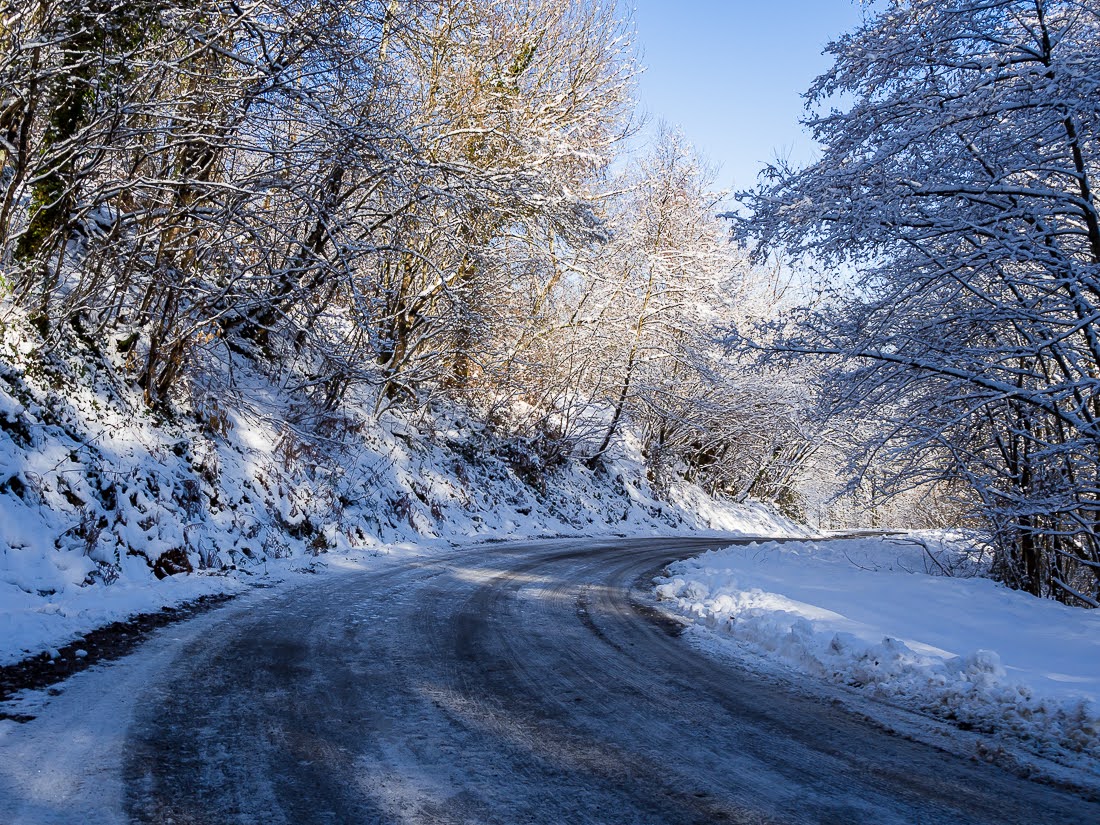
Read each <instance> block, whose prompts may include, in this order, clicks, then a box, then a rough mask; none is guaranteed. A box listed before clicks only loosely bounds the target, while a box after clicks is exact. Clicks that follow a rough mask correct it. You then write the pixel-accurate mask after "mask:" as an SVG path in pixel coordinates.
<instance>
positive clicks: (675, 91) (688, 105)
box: [627, 0, 861, 188]
mask: <svg viewBox="0 0 1100 825" xmlns="http://www.w3.org/2000/svg"><path fill="white" fill-rule="evenodd" d="M627 5H630V2H629V0H627ZM633 7H634V8H635V10H636V11H635V21H636V23H637V27H638V40H639V44H640V46H641V49H642V52H643V54H642V63H643V65H645V66H647V67H648V69H647V71H646V72H645V74H644V75H643V76H642V77H641V80H640V82H639V88H638V93H639V96H640V98H641V103H642V106H643V107H644V108H645V109H646V110H647V111H648V112H649V113H650V114H651V115H652V117H653V118H654V119H657V118H661V119H663V120H666V121H668V122H669V123H671V124H673V125H676V126H679V127H680V128H681V129H682V130H683V132H684V134H685V135H686V136H687V138H688V139H689V140H690V141H691V142H692V143H694V144H695V146H696V147H697V148H698V149H700V150H701V151H702V152H703V154H704V155H705V156H706V157H707V158H708V159H710V160H711V161H712V162H714V163H716V164H718V165H720V166H721V172H720V173H719V177H718V183H719V184H720V185H721V186H722V187H731V186H732V187H735V188H746V187H748V186H751V185H752V184H753V183H754V182H755V179H756V173H757V171H758V170H759V169H760V167H761V166H763V165H764V164H765V163H767V162H768V161H770V160H772V159H774V158H775V156H776V154H777V153H779V154H781V155H783V156H790V157H791V158H792V159H794V160H808V159H809V158H811V157H812V155H813V149H814V145H815V144H814V143H813V140H812V139H811V138H809V137H808V136H807V135H806V134H805V133H804V132H803V130H802V127H801V126H800V125H799V123H798V120H799V118H800V117H801V116H802V115H803V109H802V106H803V101H802V98H801V95H802V93H803V92H805V91H806V89H807V88H808V87H809V85H810V83H811V82H812V80H813V79H814V77H816V76H817V75H818V74H820V73H821V72H822V71H824V70H825V69H826V68H828V65H829V61H828V60H827V59H826V58H825V57H823V56H822V54H821V52H822V50H823V49H824V47H825V45H826V44H827V43H828V42H829V41H830V40H832V39H833V38H834V37H836V36H837V35H838V34H841V33H842V32H844V31H847V30H849V29H851V28H852V27H853V26H855V25H856V24H857V23H858V22H859V20H860V14H861V12H860V5H859V3H858V2H856V0H756V2H750V1H749V0H635V2H634V3H633Z"/></svg>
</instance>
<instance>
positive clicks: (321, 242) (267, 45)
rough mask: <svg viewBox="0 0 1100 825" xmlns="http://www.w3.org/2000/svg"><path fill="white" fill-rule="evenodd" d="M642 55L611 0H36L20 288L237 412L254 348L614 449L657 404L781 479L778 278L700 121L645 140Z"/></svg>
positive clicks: (215, 407)
mask: <svg viewBox="0 0 1100 825" xmlns="http://www.w3.org/2000/svg"><path fill="white" fill-rule="evenodd" d="M638 71H639V67H638V62H637V54H636V49H635V45H634V32H633V26H632V23H631V20H630V18H629V15H628V14H627V13H625V12H624V10H622V9H620V8H617V7H616V6H615V4H614V3H600V2H594V1H593V0H520V1H519V2H515V1H514V0H31V2H17V3H9V4H7V6H6V8H5V10H4V13H3V16H2V18H0V89H2V90H3V91H2V95H3V97H2V100H0V265H2V271H3V273H4V286H3V289H4V291H5V292H6V293H7V296H8V298H7V299H8V301H9V302H10V304H11V305H14V306H18V307H20V308H21V311H22V312H24V313H25V315H26V317H27V318H29V320H30V322H31V323H32V324H33V326H34V328H35V329H36V330H37V334H38V335H39V336H40V337H41V339H42V345H43V351H44V352H46V353H49V352H51V351H54V352H57V351H63V350H64V349H65V347H66V346H67V342H71V341H73V340H75V339H79V340H80V341H82V342H83V343H84V344H86V345H91V346H93V347H98V348H99V349H100V350H106V349H108V348H113V349H114V350H115V351H117V352H119V353H122V354H123V355H124V357H125V369H124V370H123V373H124V374H123V375H122V380H126V381H131V382H133V383H135V384H136V386H138V387H140V390H141V393H142V395H143V397H144V401H145V403H146V404H147V405H148V406H149V407H151V408H154V409H156V410H160V411H161V412H165V413H171V412H172V411H173V410H176V409H184V408H188V407H189V408H192V409H194V410H195V411H196V413H197V414H198V415H199V417H200V418H203V419H204V420H205V421H206V422H208V423H210V422H213V424H214V428H215V429H217V426H218V425H220V423H221V422H223V421H224V416H222V415H221V407H220V406H219V405H220V404H224V403H225V398H226V397H227V395H226V392H225V390H226V389H227V388H226V387H225V381H226V380H227V379H226V376H229V380H230V383H231V377H232V375H233V374H234V373H233V369H232V367H233V364H234V363H235V362H240V360H241V359H245V360H247V362H248V363H249V364H251V365H254V366H256V365H259V366H260V367H262V368H263V369H265V370H267V371H268V372H269V373H270V374H271V375H272V376H273V378H274V379H275V380H277V381H278V383H279V385H280V386H282V387H284V388H285V389H286V390H287V391H288V392H291V393H294V394H295V395H296V397H298V398H299V399H300V400H302V402H303V403H302V404H301V405H300V408H301V409H302V410H303V412H302V416H303V418H306V417H310V416H312V417H313V419H317V418H320V417H323V416H325V415H326V414H331V413H333V412H334V411H337V410H339V409H340V408H341V407H342V405H345V404H346V403H348V401H349V399H354V400H355V402H356V403H357V404H361V402H362V400H363V399H364V398H365V399H367V400H368V402H369V405H368V406H369V407H370V408H371V409H372V410H373V411H374V412H375V413H380V412H381V411H384V410H386V409H389V408H392V407H394V406H398V407H408V406H417V405H423V404H425V403H430V401H431V400H432V399H436V398H441V397H443V398H448V399H451V400H454V401H457V402H460V403H462V404H466V405H469V406H471V407H472V408H474V409H476V410H477V411H478V413H479V414H480V415H482V416H483V417H485V418H486V419H488V420H491V421H494V422H496V423H497V424H498V425H499V427H500V428H501V429H502V430H503V431H505V432H507V433H508V434H509V435H510V436H511V437H514V438H517V439H520V440H521V441H522V442H523V444H524V445H526V448H528V449H529V450H530V451H531V452H532V455H533V460H535V461H536V463H539V465H540V466H543V465H546V464H550V463H552V462H553V461H558V460H561V459H563V458H565V457H573V458H579V459H582V460H584V461H585V462H587V463H588V464H589V465H590V466H591V467H593V468H594V469H599V468H600V467H601V466H603V464H604V463H605V461H606V459H607V458H608V457H609V456H610V455H612V454H615V452H616V451H617V450H621V449H622V446H621V443H620V442H621V437H622V434H623V431H624V428H625V427H626V425H627V423H630V424H631V426H632V427H634V428H635V429H636V430H637V431H639V432H641V433H642V436H643V444H642V445H641V448H642V450H643V452H644V454H645V455H646V457H647V460H648V462H649V465H650V467H651V470H652V473H653V477H654V480H655V481H656V482H659V483H660V482H662V480H664V479H667V478H671V477H673V476H675V475H688V476H689V477H691V478H693V479H695V480H698V481H700V482H701V483H704V484H705V485H707V486H709V487H710V488H711V489H713V490H722V491H725V492H728V493H732V494H736V495H749V494H754V495H759V496H762V497H771V498H775V497H777V496H779V495H780V494H781V493H782V492H783V491H784V490H786V489H787V488H788V487H789V486H790V484H791V480H792V478H793V474H794V469H795V466H796V464H797V462H798V460H799V456H800V455H801V453H800V451H799V449H798V448H800V447H804V446H805V442H804V439H803V433H802V432H801V429H800V427H801V425H800V423H799V414H798V411H797V409H796V407H795V405H794V404H792V403H791V402H790V399H782V400H780V401H778V402H773V400H772V395H773V394H772V392H771V391H770V388H768V387H766V386H764V385H763V383H761V382H757V383H756V384H755V385H752V384H751V382H746V380H745V378H744V373H743V370H742V369H740V368H734V367H733V366H732V365H731V363H730V362H728V361H727V360H726V358H725V355H724V352H723V350H722V347H721V345H720V344H718V343H716V341H717V337H718V336H717V330H719V329H720V328H721V327H722V326H723V325H726V324H728V323H730V322H731V319H733V318H734V316H736V315H737V314H738V313H740V314H742V315H744V313H745V312H746V309H745V308H746V306H747V304H746V300H747V296H750V295H756V296H758V297H759V294H760V293H761V289H762V287H761V284H764V283H766V280H767V279H763V280H761V279H760V278H758V277H757V275H758V273H756V272H755V271H754V270H753V269H752V268H751V267H749V266H748V265H747V264H746V262H745V261H744V260H743V259H742V258H741V256H740V254H739V253H738V252H737V251H736V250H735V249H733V248H732V247H731V246H730V245H729V244H728V243H727V237H726V228H725V227H724V225H723V224H722V222H721V221H720V220H718V219H717V217H716V214H715V213H716V212H718V211H719V207H718V202H719V199H720V197H721V195H720V193H715V192H713V191H712V186H713V174H712V173H711V172H709V171H708V169H707V167H706V164H705V163H703V162H702V161H701V160H700V159H699V158H698V156H697V154H696V153H695V151H694V150H693V149H692V148H691V147H690V146H688V145H687V144H686V142H685V141H684V140H683V138H682V137H680V136H679V135H678V134H677V133H675V132H674V131H672V130H668V129H662V130H660V131H659V134H658V135H657V137H656V139H655V140H654V141H653V142H652V146H651V147H650V148H649V149H648V150H637V149H634V150H632V149H631V148H630V147H631V145H633V144H634V143H636V142H637V141H632V140H631V138H632V137H633V136H634V135H635V133H636V132H637V128H638V118H637V114H636V109H635V102H634V99H633V91H634V81H635V78H636V76H637V73H638ZM764 291H766V289H765V290H764ZM736 296H741V299H740V300H738V299H737V298H736ZM108 360H109V359H108ZM219 381H221V382H222V383H221V384H218V382H219ZM228 389H230V390H231V389H232V388H231V387H229V388H228ZM229 395H231V393H230V394H229ZM204 410H205V412H204ZM763 422H767V423H766V424H765V423H763ZM792 444H793V445H796V446H795V448H792V446H791V445H792ZM792 500H793V499H792Z"/></svg>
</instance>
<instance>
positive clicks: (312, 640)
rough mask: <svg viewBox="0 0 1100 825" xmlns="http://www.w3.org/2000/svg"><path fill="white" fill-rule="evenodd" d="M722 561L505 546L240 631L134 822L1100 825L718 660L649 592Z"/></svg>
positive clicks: (130, 780) (221, 644) (156, 695)
mask: <svg viewBox="0 0 1100 825" xmlns="http://www.w3.org/2000/svg"><path fill="white" fill-rule="evenodd" d="M719 543H722V542H715V541H714V540H702V539H683V538H677V539H644V540H638V539H634V540H627V539H622V540H610V541H599V540H586V541H581V540H556V541H543V542H527V543H516V544H500V545H488V546H482V547H477V548H472V549H467V550H463V551H462V552H454V553H451V554H449V555H446V556H439V557H435V558H431V559H427V560H424V559H421V560H417V561H412V562H407V563H402V564H399V565H395V566H391V567H389V568H387V569H386V570H385V571H384V572H381V573H379V572H373V573H362V574H360V573H349V574H347V575H338V576H336V575H334V576H325V577H321V578H320V579H319V580H318V582H317V583H316V584H315V585H312V586H308V587H302V588H298V589H296V590H294V591H291V592H289V593H287V594H286V595H285V596H280V597H277V598H273V599H269V600H268V601H266V602H265V603H264V604H263V605H262V606H261V607H260V608H258V609H255V610H253V611H252V612H243V611H236V612H233V611H229V612H227V616H226V619H225V620H224V621H221V622H219V623H218V624H217V625H216V626H215V627H214V628H213V629H212V630H211V631H209V632H207V633H206V634H204V635H203V636H201V637H199V638H198V639H196V640H195V641H194V642H192V643H190V644H189V645H188V646H186V648H185V649H183V650H182V651H181V653H180V656H179V657H178V658H177V659H176V661H175V662H174V664H173V665H172V666H171V667H170V668H168V669H167V670H166V671H165V672H164V673H163V678H162V679H161V680H160V681H159V682H157V683H156V684H152V685H150V686H149V689H148V692H147V695H146V696H145V697H144V698H143V699H142V700H141V701H140V702H139V706H140V707H141V711H140V712H139V713H138V715H137V717H136V719H135V721H134V723H133V725H132V727H131V729H130V731H129V734H128V746H127V749H126V751H127V758H126V763H125V768H124V774H125V782H126V805H127V813H128V815H129V817H130V819H131V821H133V822H148V823H167V822H172V823H175V825H185V824H186V825H190V824H191V823H210V824H211V825H214V824H215V823H216V824H217V825H223V824H225V823H263V825H273V824H274V823H292V824H293V825H307V824H308V823H375V822H379V823H644V824H645V825H652V824H653V823H716V822H730V823H838V825H839V824H840V823H843V825H850V824H851V823H894V822H897V823H903V822H904V823H918V822H919V823H925V824H926V825H927V824H930V823H998V825H1005V823H1016V822H1019V823H1029V825H1031V823H1043V822H1082V823H1083V822H1100V805H1097V804H1095V803H1089V802H1086V801H1083V800H1081V799H1079V798H1077V797H1074V796H1072V795H1069V794H1067V793H1063V792H1061V791H1059V790H1057V789H1054V788H1051V787H1048V786H1043V785H1039V784H1036V783H1032V782H1028V781H1025V780H1021V779H1018V778H1016V777H1014V776H1012V775H1010V774H1008V773H1005V772H1003V771H1000V770H999V769H997V768H996V767H994V766H990V765H986V764H982V763H977V762H970V761H966V760H963V759H959V758H957V757H954V756H950V755H947V754H944V753H942V752H940V751H937V750H935V749H932V748H929V747H926V746H924V745H921V744H918V743H914V742H911V741H909V740H906V739H904V738H901V737H898V736H891V735H890V734H888V733H887V732H885V731H884V730H882V729H880V728H877V727H875V726H873V725H871V724H869V723H868V722H867V721H866V720H864V719H862V718H860V717H857V716H854V715H852V714H851V713H849V712H847V711H845V710H844V709H843V708H840V707H837V706H835V705H833V704H831V703H829V702H827V701H824V700H815V699H813V698H809V697H807V696H805V695H801V694H799V693H796V692H792V691H791V690H789V689H786V688H784V687H783V686H782V685H780V684H777V683H776V682H775V680H773V679H767V678H764V677H760V676H757V675H755V674H753V673H751V672H749V671H746V670H740V669H736V668H735V667H734V666H732V665H729V664H726V663H719V662H715V661H712V660H709V659H707V658H704V657H702V656H700V655H699V654H698V653H697V652H695V651H693V650H692V649H690V648H689V647H688V646H687V645H686V644H684V643H683V642H682V641H681V640H679V639H677V638H675V634H674V633H673V632H671V629H670V627H669V622H668V621H667V620H662V619H661V617H660V615H659V614H658V613H656V612H654V611H653V609H652V608H651V607H648V606H647V605H646V603H645V602H646V596H645V593H644V591H643V590H639V589H637V584H638V583H639V582H642V583H644V582H646V581H648V579H649V578H650V577H651V576H652V575H653V574H654V573H655V572H656V571H658V570H659V569H660V568H661V567H662V566H663V565H664V564H666V563H668V562H669V561H671V560H673V559H676V558H682V557H684V556H687V555H692V554H694V553H697V552H700V551H701V549H702V548H703V547H707V546H715V545H716V544H719Z"/></svg>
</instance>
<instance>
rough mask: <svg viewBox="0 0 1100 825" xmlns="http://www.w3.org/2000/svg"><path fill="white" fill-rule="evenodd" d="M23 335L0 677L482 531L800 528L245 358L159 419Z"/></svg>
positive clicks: (4, 527) (635, 456)
mask: <svg viewBox="0 0 1100 825" xmlns="http://www.w3.org/2000/svg"><path fill="white" fill-rule="evenodd" d="M9 320H10V319H9ZM33 340H34V336H33V335H31V334H30V333H29V332H28V330H27V329H25V328H21V327H20V326H19V325H18V324H17V323H15V322H14V321H12V322H11V323H9V324H8V325H7V326H2V325H0V666H2V665H5V664H10V663H12V662H16V661H19V660H21V659H24V658H27V657H31V656H35V655H39V654H41V653H44V652H49V651H51V650H52V649H54V648H57V647H60V646H62V645H64V644H66V643H68V642H70V641H73V640H74V639H76V638H78V637H79V636H80V635H81V634H83V633H87V632H88V631H90V630H92V629H94V628H96V627H99V626H102V625H105V624H109V623H110V622H112V621H115V620H118V619H122V618H125V617H127V616H130V615H133V614H135V613H139V612H148V611H153V610H156V609H157V608H159V607H161V606H167V605H175V604H178V603H180V602H182V601H186V600H189V599H193V598H195V597H197V596H200V595H203V594H207V593H214V592H236V591H239V590H241V589H243V588H246V587H247V586H248V584H249V583H250V582H256V581H259V580H261V579H263V577H264V576H265V575H267V574H270V573H271V572H272V571H273V570H283V569H292V568H294V567H300V566H305V565H309V564H310V563H312V562H313V561H314V560H316V559H318V558H320V557H323V558H332V557H335V556H340V555H345V554H349V553H351V554H356V553H359V554H362V553H364V552H366V553H370V552H373V553H382V552H388V550H387V548H392V547H394V546H396V545H402V544H405V545H408V544H415V545H418V546H423V545H432V544H441V545H446V546H451V545H463V544H472V543H477V542H478V541H483V540H487V539H490V538H493V539H502V538H512V539H522V538H534V537H542V536H574V535H586V536H598V535H634V534H648V535H652V534H655V533H656V534H667V533H673V532H679V531H690V532H698V531H710V530H715V531H717V530H720V531H725V532H733V533H737V534H742V535H805V534H806V531H805V530H804V529H803V528H800V527H799V526H798V525H796V524H794V523H792V522H790V521H789V520H786V519H783V518H781V517H779V516H777V515H776V514H775V513H774V512H773V511H772V510H770V509H768V508H766V507H764V506H762V505H757V504H752V503H747V504H735V503H733V502H730V501H724V500H715V499H713V498H711V497H710V496H707V495H706V494H705V493H704V492H703V491H702V490H701V489H699V488H698V487H696V486H694V485H691V484H687V483H678V484H673V485H672V487H671V489H669V490H665V491H656V490H654V489H653V488H652V486H651V485H650V483H649V482H648V480H647V476H646V467H645V465H644V462H643V459H642V456H641V446H640V444H639V443H638V442H637V440H636V439H633V438H631V437H629V435H628V437H626V438H624V439H623V440H622V443H621V444H620V445H619V447H618V450H617V452H616V454H615V456H614V457H613V459H612V460H611V461H610V462H609V464H608V466H607V467H606V469H604V470H601V471H600V472H593V471H591V470H590V469H589V468H588V467H586V466H585V465H584V464H583V462H580V461H576V460H569V459H568V456H565V457H564V460H563V456H562V455H560V454H553V453H550V454H548V453H547V452H546V450H545V447H544V445H540V444H538V443H532V440H530V439H524V438H521V437H509V436H507V435H502V434H501V433H499V432H494V431H492V430H491V429H490V428H489V427H487V426H486V425H485V424H484V423H482V422H480V421H478V420H477V419H476V418H475V417H473V416H472V415H471V414H470V413H469V412H467V411H465V410H463V409H461V408H459V407H457V406H454V405H451V406H446V405H442V404H436V405H434V406H433V409H432V410H431V411H428V410H427V409H424V410H409V411H402V410H394V411H390V412H383V413H376V412H375V411H374V403H375V400H376V399H375V398H374V396H373V395H371V394H370V393H366V394H365V395H364V396H363V397H361V398H357V397H356V396H355V394H354V393H352V395H351V396H350V400H349V403H348V404H347V405H345V407H343V408H342V409H340V410H335V411H333V410H326V409H324V408H323V407H318V406H317V405H316V404H311V403H309V399H308V398H307V399H303V398H301V397H296V396H294V395H293V394H292V393H289V392H287V391H285V390H284V389H282V388H281V387H280V386H279V384H278V381H277V380H276V379H272V378H271V377H269V376H268V375H267V373H265V372H264V370H263V369H261V368H258V367H256V366H255V365H250V364H249V362H247V361H243V360H242V361H240V362H236V363H234V365H233V369H232V381H229V380H228V379H227V374H228V372H227V371H226V370H223V372H222V373H219V372H218V371H217V370H216V369H214V368H213V367H212V368H211V374H210V375H209V376H207V379H206V380H207V383H206V384H204V385H198V384H196V385H195V386H194V387H192V388H191V390H190V396H189V397H188V398H183V399H181V400H180V409H179V410H178V411H177V412H176V413H175V414H174V415H173V416H171V417H169V416H166V415H164V414H160V413H154V412H152V411H150V410H149V409H148V408H146V407H145V406H144V404H143V403H142V401H141V395H140V390H139V389H138V388H136V387H134V386H132V385H131V384H130V383H127V379H126V378H125V376H126V374H127V373H126V372H125V370H124V369H123V368H122V367H121V366H120V364H114V365H113V366H112V363H111V360H110V359H114V360H115V361H120V359H121V356H120V355H119V353H117V352H115V350H116V347H115V346H112V345H111V342H105V345H104V346H103V347H102V350H98V351H97V352H96V353H89V352H81V351H77V350H75V349H65V350H64V352H63V354H62V355H58V354H57V353H55V354H54V355H53V356H51V357H50V358H39V357H37V356H36V354H35V351H34V345H33V344H32V341H33ZM78 344H79V341H77V342H75V343H74V345H73V346H74V347H75V346H77V345H78ZM66 359H67V360H66ZM371 392H373V391H371ZM187 570H190V571H191V572H184V571H187Z"/></svg>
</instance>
